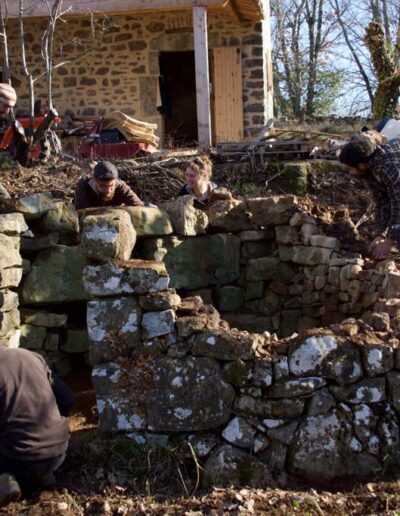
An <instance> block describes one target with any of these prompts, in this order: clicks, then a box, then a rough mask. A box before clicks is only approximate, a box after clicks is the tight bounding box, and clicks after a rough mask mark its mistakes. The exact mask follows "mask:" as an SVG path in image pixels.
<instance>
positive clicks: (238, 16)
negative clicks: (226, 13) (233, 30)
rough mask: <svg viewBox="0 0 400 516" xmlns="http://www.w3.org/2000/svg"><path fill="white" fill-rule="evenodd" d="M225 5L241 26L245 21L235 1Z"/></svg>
mask: <svg viewBox="0 0 400 516" xmlns="http://www.w3.org/2000/svg"><path fill="white" fill-rule="evenodd" d="M225 5H226V6H227V7H228V9H229V10H230V12H231V14H232V16H233V17H234V18H235V20H236V21H237V22H238V23H239V24H241V23H242V20H243V19H242V16H241V14H240V12H239V11H238V9H237V7H236V5H235V3H234V1H233V0H230V1H229V2H227V4H225Z"/></svg>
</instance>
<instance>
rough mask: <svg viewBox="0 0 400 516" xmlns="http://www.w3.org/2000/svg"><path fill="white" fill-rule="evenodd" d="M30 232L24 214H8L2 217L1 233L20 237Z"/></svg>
mask: <svg viewBox="0 0 400 516" xmlns="http://www.w3.org/2000/svg"><path fill="white" fill-rule="evenodd" d="M27 230H28V226H27V225H26V222H25V219H24V216H23V215H22V213H6V214H4V215H0V233H4V234H5V235H19V234H21V233H23V232H24V231H27Z"/></svg>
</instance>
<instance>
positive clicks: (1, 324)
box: [0, 308, 20, 337]
mask: <svg viewBox="0 0 400 516" xmlns="http://www.w3.org/2000/svg"><path fill="white" fill-rule="evenodd" d="M19 323H20V316H19V311H18V309H17V308H14V309H13V310H10V311H9V312H0V337H4V336H5V335H7V333H9V332H10V331H11V330H13V329H14V328H17V327H18V326H19Z"/></svg>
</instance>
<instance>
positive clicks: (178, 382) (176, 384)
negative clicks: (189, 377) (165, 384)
mask: <svg viewBox="0 0 400 516" xmlns="http://www.w3.org/2000/svg"><path fill="white" fill-rule="evenodd" d="M171 385H172V387H182V385H183V382H182V377H181V376H175V378H174V379H173V380H172V382H171Z"/></svg>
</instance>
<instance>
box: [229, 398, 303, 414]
mask: <svg viewBox="0 0 400 516" xmlns="http://www.w3.org/2000/svg"><path fill="white" fill-rule="evenodd" d="M304 405H305V399H302V398H297V399H296V398H292V399H289V398H287V399H281V400H279V401H277V400H265V399H259V398H253V397H252V396H237V397H236V398H235V402H234V406H233V408H234V410H235V411H237V412H240V413H244V414H251V415H254V416H270V417H274V418H284V419H294V418H297V417H299V416H301V414H302V413H303V410H304Z"/></svg>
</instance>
